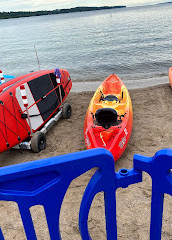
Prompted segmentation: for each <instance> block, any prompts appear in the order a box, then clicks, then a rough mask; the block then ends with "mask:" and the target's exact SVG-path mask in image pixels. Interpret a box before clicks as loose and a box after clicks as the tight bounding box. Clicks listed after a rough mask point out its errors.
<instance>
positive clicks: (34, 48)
mask: <svg viewBox="0 0 172 240" xmlns="http://www.w3.org/2000/svg"><path fill="white" fill-rule="evenodd" d="M34 49H35V53H36V59H37V62H38V68H39V70H41V68H40V64H39V58H38V54H37V51H36V47H35V45H34Z"/></svg>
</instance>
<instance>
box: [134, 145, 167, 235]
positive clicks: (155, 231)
mask: <svg viewBox="0 0 172 240" xmlns="http://www.w3.org/2000/svg"><path fill="white" fill-rule="evenodd" d="M134 168H135V169H137V170H138V171H145V172H147V173H148V174H149V175H150V176H151V178H152V202H151V225H150V240H160V239H161V231H162V216H163V202H164V194H165V193H166V194H169V195H171V196H172V173H171V170H170V169H172V149H163V150H160V151H158V152H157V153H156V154H155V156H154V157H145V156H141V155H135V156H134Z"/></svg>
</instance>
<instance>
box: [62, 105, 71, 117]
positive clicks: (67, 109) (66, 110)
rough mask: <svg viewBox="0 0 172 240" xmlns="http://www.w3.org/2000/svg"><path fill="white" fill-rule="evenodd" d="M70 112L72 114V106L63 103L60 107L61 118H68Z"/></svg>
mask: <svg viewBox="0 0 172 240" xmlns="http://www.w3.org/2000/svg"><path fill="white" fill-rule="evenodd" d="M71 114H72V108H71V106H70V104H68V103H65V104H64V105H63V109H62V118H65V119H68V118H70V117H71Z"/></svg>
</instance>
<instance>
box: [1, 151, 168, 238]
mask: <svg viewBox="0 0 172 240" xmlns="http://www.w3.org/2000/svg"><path fill="white" fill-rule="evenodd" d="M94 167H97V171H96V172H95V174H94V175H93V177H92V179H91V180H90V182H89V183H88V185H87V188H86V190H85V193H84V195H83V199H82V202H81V206H80V214H79V228H80V233H81V237H82V239H83V240H91V237H90V235H89V232H88V225H87V220H88V214H89V209H90V206H91V203H92V201H93V198H94V196H95V195H96V194H97V193H98V192H102V191H103V192H104V199H105V215H106V232H107V239H108V240H115V239H117V225H116V196H115V192H116V189H117V188H119V187H123V188H126V187H127V186H128V185H130V184H134V183H138V182H141V181H142V171H145V172H147V173H148V174H150V176H151V177H152V209H151V227H150V239H151V240H160V239H161V228H162V212H163V198H164V193H168V194H170V195H172V187H171V186H172V176H171V172H170V168H172V150H170V149H164V150H161V151H159V152H157V153H156V155H155V156H154V157H153V158H149V157H144V156H141V155H135V156H134V168H133V169H131V170H127V169H121V170H120V171H119V172H117V173H115V171H114V170H115V166H114V160H113V156H112V154H111V153H110V152H109V151H107V150H105V149H101V148H99V149H93V150H88V151H83V152H78V153H73V154H67V155H63V156H58V157H52V158H48V159H43V160H37V161H34V162H29V163H23V164H18V165H13V166H9V167H3V168H1V169H0V200H6V201H15V202H16V203H17V204H18V207H19V211H20V214H21V218H22V221H23V226H24V229H25V233H26V236H27V239H28V240H36V239H37V237H36V233H35V229H34V225H33V221H32V217H31V214H30V210H29V208H30V207H32V206H34V205H43V206H44V210H45V215H46V219H47V224H48V228H49V233H50V239H51V240H61V236H60V230H59V215H60V209H61V204H62V201H63V198H64V195H65V193H66V191H67V189H68V187H69V185H70V183H71V181H72V180H73V179H75V178H77V177H78V176H80V175H81V174H83V173H85V172H86V171H88V170H90V169H92V168H94ZM54 213H56V214H54ZM3 239H4V237H3V233H2V231H1V230H0V240H3Z"/></svg>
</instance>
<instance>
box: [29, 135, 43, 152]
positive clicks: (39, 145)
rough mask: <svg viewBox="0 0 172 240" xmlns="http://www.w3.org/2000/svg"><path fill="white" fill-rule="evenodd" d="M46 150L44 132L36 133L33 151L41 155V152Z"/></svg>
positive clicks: (33, 139)
mask: <svg viewBox="0 0 172 240" xmlns="http://www.w3.org/2000/svg"><path fill="white" fill-rule="evenodd" d="M45 148H46V136H45V134H44V133H42V132H39V131H38V132H36V133H34V135H33V137H32V138H31V149H32V151H33V152H35V153H39V152H40V151H42V150H44V149H45Z"/></svg>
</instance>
